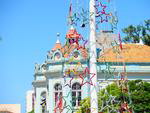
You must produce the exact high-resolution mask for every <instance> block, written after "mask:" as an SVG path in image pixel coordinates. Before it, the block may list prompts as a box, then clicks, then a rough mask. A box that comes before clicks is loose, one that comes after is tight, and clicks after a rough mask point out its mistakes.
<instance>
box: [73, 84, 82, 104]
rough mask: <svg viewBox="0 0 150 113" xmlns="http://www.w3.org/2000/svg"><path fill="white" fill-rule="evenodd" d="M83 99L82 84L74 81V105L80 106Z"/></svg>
mask: <svg viewBox="0 0 150 113" xmlns="http://www.w3.org/2000/svg"><path fill="white" fill-rule="evenodd" d="M80 101H81V85H80V84H79V83H74V84H73V85H72V106H73V107H78V106H80Z"/></svg>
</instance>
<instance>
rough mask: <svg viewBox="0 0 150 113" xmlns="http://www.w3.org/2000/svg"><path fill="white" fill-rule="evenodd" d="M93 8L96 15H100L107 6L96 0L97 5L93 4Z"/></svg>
mask: <svg viewBox="0 0 150 113" xmlns="http://www.w3.org/2000/svg"><path fill="white" fill-rule="evenodd" d="M94 7H95V10H96V17H99V16H100V15H103V14H104V15H105V14H106V12H105V9H106V8H107V6H106V5H103V4H102V3H101V2H99V1H98V3H97V5H95V6H94ZM100 7H101V8H102V10H100V11H99V8H100Z"/></svg>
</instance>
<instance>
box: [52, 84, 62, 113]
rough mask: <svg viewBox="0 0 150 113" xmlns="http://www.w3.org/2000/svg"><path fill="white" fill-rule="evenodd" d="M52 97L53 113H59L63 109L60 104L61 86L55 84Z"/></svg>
mask: <svg viewBox="0 0 150 113" xmlns="http://www.w3.org/2000/svg"><path fill="white" fill-rule="evenodd" d="M54 90H55V91H54V97H55V109H54V111H55V113H60V112H61V110H62V107H63V105H62V104H63V102H62V85H61V84H56V85H55V87H54Z"/></svg>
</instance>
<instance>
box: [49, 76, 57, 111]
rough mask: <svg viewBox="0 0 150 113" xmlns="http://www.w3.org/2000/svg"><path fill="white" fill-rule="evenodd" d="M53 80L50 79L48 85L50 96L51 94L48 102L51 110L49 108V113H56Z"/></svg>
mask: <svg viewBox="0 0 150 113" xmlns="http://www.w3.org/2000/svg"><path fill="white" fill-rule="evenodd" d="M53 81H54V80H53V79H52V78H50V79H49V80H48V85H49V91H48V94H49V100H48V103H49V108H48V111H49V113H54V101H55V100H54V95H53V93H54V92H53V90H54V84H53Z"/></svg>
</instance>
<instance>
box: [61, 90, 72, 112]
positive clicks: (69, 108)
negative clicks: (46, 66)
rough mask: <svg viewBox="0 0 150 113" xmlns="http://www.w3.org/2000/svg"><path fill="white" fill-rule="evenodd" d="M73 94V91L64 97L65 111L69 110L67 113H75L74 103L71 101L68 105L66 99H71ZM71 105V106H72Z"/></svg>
mask: <svg viewBox="0 0 150 113" xmlns="http://www.w3.org/2000/svg"><path fill="white" fill-rule="evenodd" d="M71 93H72V91H70V92H69V93H68V94H67V95H66V96H63V97H62V99H63V101H64V106H63V110H64V109H67V112H66V113H70V112H69V111H71V112H72V111H73V110H74V108H73V107H72V102H71V101H69V104H68V103H67V101H66V99H67V98H68V97H69V95H70V94H71ZM70 104H71V105H70Z"/></svg>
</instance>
